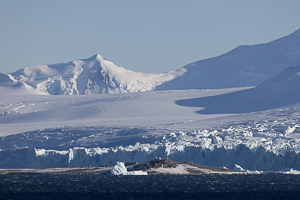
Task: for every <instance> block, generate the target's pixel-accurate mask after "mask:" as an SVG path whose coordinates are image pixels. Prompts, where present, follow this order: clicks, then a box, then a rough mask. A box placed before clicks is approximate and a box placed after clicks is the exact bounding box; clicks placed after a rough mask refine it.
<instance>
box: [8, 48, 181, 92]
mask: <svg viewBox="0 0 300 200" xmlns="http://www.w3.org/2000/svg"><path fill="white" fill-rule="evenodd" d="M183 71H184V70H182V69H180V70H177V71H172V72H168V73H164V74H144V73H139V72H133V71H131V70H127V69H125V68H123V67H119V66H117V65H115V64H114V63H112V62H110V61H108V60H106V59H104V58H103V57H102V56H101V55H99V54H96V55H94V56H92V57H90V58H88V59H81V60H76V61H73V62H69V63H61V64H54V65H41V66H34V67H25V68H23V69H20V70H18V71H16V72H14V73H12V74H11V75H12V76H13V77H14V78H15V79H16V80H18V81H20V82H22V83H26V84H28V85H30V86H31V87H33V88H36V89H38V90H40V91H43V92H45V93H48V94H51V95H58V94H66V95H73V94H102V93H127V92H144V91H149V90H153V89H154V88H155V86H156V85H159V84H161V83H163V82H165V81H168V80H171V79H173V78H174V77H176V76H178V75H180V74H181V73H183Z"/></svg>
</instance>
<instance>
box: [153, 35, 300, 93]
mask: <svg viewBox="0 0 300 200" xmlns="http://www.w3.org/2000/svg"><path fill="white" fill-rule="evenodd" d="M299 63H300V29H299V30H297V31H296V32H294V33H292V34H290V35H288V36H285V37H283V38H280V39H277V40H274V41H272V42H269V43H265V44H258V45H244V46H239V47H237V48H235V49H233V50H231V51H229V52H228V53H225V54H223V55H220V56H218V57H214V58H210V59H205V60H200V61H197V62H194V63H191V64H188V65H186V66H185V67H183V69H185V70H186V72H185V73H184V75H182V76H180V77H177V78H175V79H172V80H170V81H168V82H165V83H163V84H162V85H159V86H158V87H157V89H159V90H185V89H207V88H232V87H246V86H256V85H259V84H260V83H262V82H263V81H266V80H267V79H269V78H271V77H272V76H274V75H276V74H278V73H280V72H281V71H283V70H284V69H286V68H288V67H294V66H298V65H299Z"/></svg>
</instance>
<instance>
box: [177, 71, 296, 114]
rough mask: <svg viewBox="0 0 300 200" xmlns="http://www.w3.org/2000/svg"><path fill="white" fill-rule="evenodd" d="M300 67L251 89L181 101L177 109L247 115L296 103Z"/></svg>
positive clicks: (204, 112)
mask: <svg viewBox="0 0 300 200" xmlns="http://www.w3.org/2000/svg"><path fill="white" fill-rule="evenodd" d="M299 87H300V66H297V67H291V68H288V69H286V70H284V71H283V72H281V73H279V74H278V75H276V76H274V77H272V78H271V79H269V80H267V81H265V82H264V83H262V84H260V85H259V86H257V87H255V88H250V89H246V90H243V91H237V92H233V93H227V94H222V95H216V96H209V97H204V98H202V97H200V98H193V99H183V100H179V101H176V103H177V104H178V105H182V106H187V107H198V108H203V107H205V109H201V110H199V111H197V112H198V113H202V114H217V113H218V114H221V113H223V114H224V113H247V112H254V111H263V110H268V109H273V108H279V107H282V106H288V105H292V104H296V103H299V102H300V93H299V92H298V90H299Z"/></svg>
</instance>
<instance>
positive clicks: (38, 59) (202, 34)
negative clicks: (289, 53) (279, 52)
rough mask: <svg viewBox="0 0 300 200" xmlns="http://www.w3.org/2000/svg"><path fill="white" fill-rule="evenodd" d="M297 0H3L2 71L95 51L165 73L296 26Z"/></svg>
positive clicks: (298, 16) (135, 67)
mask: <svg viewBox="0 0 300 200" xmlns="http://www.w3.org/2000/svg"><path fill="white" fill-rule="evenodd" d="M299 9H300V1H299V0H286V1H284V0H251V1H241V0H226V1H225V0H224V1H222V0H218V1H217V0H215V1H213V0H206V1H202V0H188V1H182V0H180V1H179V0H151V1H143V0H126V1H123V0H119V1H115V0H109V1H108V0H81V1H77V0H49V1H46V0H0V72H13V71H15V70H17V69H19V68H22V67H26V66H34V65H41V64H54V63H59V62H67V61H71V60H76V59H79V58H87V57H90V56H92V55H94V54H96V53H100V54H101V55H102V56H104V57H105V58H107V59H108V60H111V61H113V62H114V63H116V64H117V65H121V66H123V67H125V68H128V69H132V70H134V71H142V72H153V73H157V72H164V71H169V70H174V69H177V68H180V67H182V66H184V65H186V64H188V63H191V62H194V61H197V60H200V59H204V58H208V57H214V56H217V55H219V54H222V53H225V52H227V51H229V50H231V49H233V48H235V47H237V46H238V45H242V44H257V43H264V42H269V41H271V40H274V39H277V38H280V37H282V36H285V35H287V34H290V33H292V32H294V31H296V30H297V29H299V28H300V21H299V20H300V12H299Z"/></svg>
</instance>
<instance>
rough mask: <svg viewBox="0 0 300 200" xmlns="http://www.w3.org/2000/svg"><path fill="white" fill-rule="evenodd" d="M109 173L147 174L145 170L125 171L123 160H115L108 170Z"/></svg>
mask: <svg viewBox="0 0 300 200" xmlns="http://www.w3.org/2000/svg"><path fill="white" fill-rule="evenodd" d="M110 174H111V175H148V173H147V172H143V171H127V168H126V167H125V164H124V163H123V162H117V164H116V165H115V166H114V167H113V169H112V170H111V171H110Z"/></svg>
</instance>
